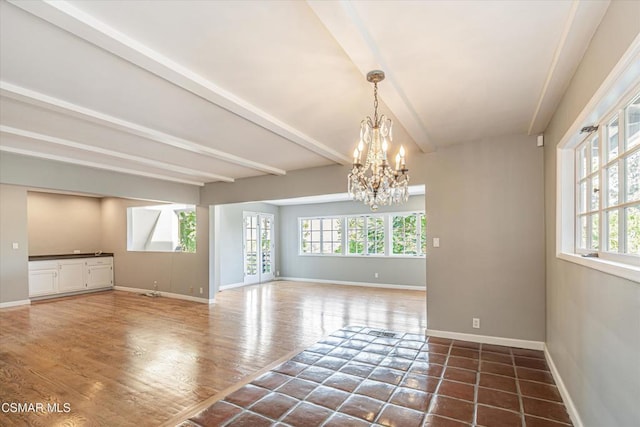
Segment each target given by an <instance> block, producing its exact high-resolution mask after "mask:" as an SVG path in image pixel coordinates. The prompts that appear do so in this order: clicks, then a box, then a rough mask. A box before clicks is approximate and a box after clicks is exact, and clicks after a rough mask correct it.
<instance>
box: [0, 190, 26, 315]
mask: <svg viewBox="0 0 640 427" xmlns="http://www.w3.org/2000/svg"><path fill="white" fill-rule="evenodd" d="M14 243H16V244H17V245H18V248H17V249H14V248H13V244H14ZM28 263H29V238H28V230H27V189H26V188H24V187H19V186H13V185H4V184H0V303H11V302H16V301H25V300H28V299H29V269H28V265H29V264H28Z"/></svg>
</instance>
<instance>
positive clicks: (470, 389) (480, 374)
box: [180, 326, 571, 427]
mask: <svg viewBox="0 0 640 427" xmlns="http://www.w3.org/2000/svg"><path fill="white" fill-rule="evenodd" d="M385 335H386V336H385ZM271 425H276V426H303V427H313V426H325V427H329V426H340V427H350V426H353V427H359V426H372V425H373V426H399V427H414V426H415V427H435V426H446V427H449V426H468V425H475V426H487V427H492V426H508V427H512V426H535V427H538V426H566V425H571V420H570V418H569V416H568V414H567V411H566V409H565V406H564V404H563V403H562V399H561V398H560V393H559V392H558V389H557V387H556V386H555V384H554V381H553V377H552V376H551V373H550V372H549V368H548V366H547V363H546V361H545V359H544V354H543V352H541V351H535V350H525V349H519V348H511V347H502V346H496V345H489V344H477V343H472V342H466V341H454V340H449V339H443V338H435V337H428V338H425V337H424V336H422V335H417V334H403V333H391V332H389V331H379V330H374V329H370V328H362V327H351V326H350V327H346V328H343V329H341V330H339V331H337V332H335V333H333V334H331V336H329V337H327V338H325V339H323V340H321V341H319V342H318V343H316V344H314V345H313V346H311V347H310V348H308V349H307V350H305V351H303V352H302V353H299V354H298V355H296V356H295V357H293V358H292V359H291V360H289V361H287V362H285V363H282V364H281V365H279V366H278V367H276V368H274V369H273V370H271V371H270V372H267V373H266V374H264V375H262V376H260V377H258V378H257V379H255V380H254V381H252V382H251V383H250V384H247V385H245V386H243V387H242V388H240V389H239V390H237V391H235V392H233V393H231V394H229V395H228V396H226V397H225V398H224V399H223V400H220V401H218V402H216V403H214V404H212V405H211V406H210V407H209V408H207V409H205V410H204V411H202V412H200V413H199V414H197V415H196V416H194V417H192V418H190V419H189V420H187V421H185V422H184V423H182V424H180V426H182V427H186V426H207V427H208V426H225V427H226V426H251V427H260V426H271Z"/></svg>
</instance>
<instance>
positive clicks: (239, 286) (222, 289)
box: [218, 282, 257, 291]
mask: <svg viewBox="0 0 640 427" xmlns="http://www.w3.org/2000/svg"><path fill="white" fill-rule="evenodd" d="M251 285H257V283H251V284H249V283H244V282H240V283H231V284H229V285H220V287H219V288H218V290H219V291H226V290H227V289H235V288H242V287H243V286H251Z"/></svg>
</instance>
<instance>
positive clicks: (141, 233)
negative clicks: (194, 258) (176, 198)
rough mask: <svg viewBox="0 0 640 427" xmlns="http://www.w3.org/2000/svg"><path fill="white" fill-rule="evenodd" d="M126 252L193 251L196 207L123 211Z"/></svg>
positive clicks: (180, 206) (154, 207)
mask: <svg viewBox="0 0 640 427" xmlns="http://www.w3.org/2000/svg"><path fill="white" fill-rule="evenodd" d="M127 250H128V251H145V252H189V253H195V252H196V207H195V206H194V205H178V204H171V205H157V206H140V207H131V208H127Z"/></svg>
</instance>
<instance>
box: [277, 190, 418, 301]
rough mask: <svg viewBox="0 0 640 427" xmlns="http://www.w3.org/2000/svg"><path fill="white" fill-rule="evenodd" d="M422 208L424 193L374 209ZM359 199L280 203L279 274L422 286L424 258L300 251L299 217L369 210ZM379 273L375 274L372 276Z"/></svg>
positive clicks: (367, 211) (294, 276)
mask: <svg viewBox="0 0 640 427" xmlns="http://www.w3.org/2000/svg"><path fill="white" fill-rule="evenodd" d="M422 210H424V196H413V197H411V198H410V199H409V201H408V202H407V203H406V204H405V205H402V206H391V207H389V206H384V207H381V208H380V209H378V211H377V212H376V213H386V212H395V211H400V212H405V211H422ZM369 213H371V210H370V209H369V207H367V206H365V205H364V204H363V203H361V202H353V201H345V202H333V203H316V204H308V205H292V206H281V207H280V227H279V228H280V233H279V234H278V236H279V241H280V259H281V263H280V265H281V276H284V277H291V278H301V279H312V280H334V281H339V282H359V283H373V284H376V283H379V284H391V285H403V286H412V287H413V286H415V287H416V289H425V281H426V273H425V269H426V261H425V259H424V258H417V257H416V258H392V257H384V258H379V257H362V256H344V255H343V256H325V255H317V256H315V255H300V254H299V245H298V218H301V217H312V216H331V215H349V214H354V215H359V214H369ZM374 273H378V278H376V277H375V276H374Z"/></svg>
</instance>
